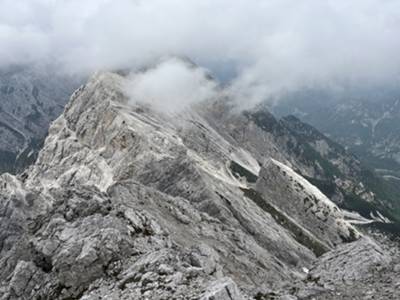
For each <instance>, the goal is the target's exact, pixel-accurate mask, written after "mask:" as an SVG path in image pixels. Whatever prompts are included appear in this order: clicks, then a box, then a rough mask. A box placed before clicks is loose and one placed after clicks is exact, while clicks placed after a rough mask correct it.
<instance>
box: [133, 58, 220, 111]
mask: <svg viewBox="0 0 400 300" xmlns="http://www.w3.org/2000/svg"><path fill="white" fill-rule="evenodd" d="M126 90H127V93H128V95H129V96H130V100H131V101H132V102H133V103H139V104H141V103H145V104H150V105H151V106H152V107H153V108H156V109H157V110H159V111H161V112H163V113H177V112H180V111H182V110H184V109H186V108H188V107H190V106H191V105H193V104H195V103H199V102H202V101H206V100H208V99H212V98H213V97H215V96H216V95H217V87H216V83H215V81H213V80H210V79H209V78H208V76H207V72H206V71H205V70H203V69H202V68H197V67H193V66H191V65H190V64H189V63H186V62H184V61H183V60H180V59H176V58H172V59H168V60H164V61H163V62H161V63H160V64H157V65H156V66H155V67H154V68H151V69H149V70H146V71H145V72H140V73H135V74H131V75H130V76H129V77H128V80H127V85H126Z"/></svg>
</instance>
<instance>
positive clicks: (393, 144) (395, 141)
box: [273, 88, 400, 181]
mask: <svg viewBox="0 0 400 300" xmlns="http://www.w3.org/2000/svg"><path fill="white" fill-rule="evenodd" d="M382 91H383V92H381V93H377V92H376V91H375V93H374V92H373V91H369V92H364V94H361V95H357V94H356V95H352V94H349V95H346V94H344V95H341V96H340V97H335V96H334V95H332V94H330V93H329V92H318V91H301V92H298V93H294V94H291V95H290V96H288V97H286V98H285V99H284V100H282V101H280V102H278V103H277V105H275V106H274V107H273V111H274V113H276V114H277V115H279V116H285V115H295V116H297V117H298V118H299V119H301V120H302V121H304V122H307V123H309V124H311V125H313V126H314V127H316V128H317V129H319V130H320V131H321V132H323V133H325V134H326V135H328V136H329V137H330V138H332V139H333V140H335V141H337V142H338V143H341V144H342V145H344V146H346V147H347V148H348V149H349V150H350V151H351V152H353V153H355V154H357V156H358V157H359V158H360V159H361V161H362V162H363V163H364V164H365V165H366V166H368V167H370V168H372V169H374V170H376V171H377V172H378V173H380V174H382V175H385V176H386V178H387V179H388V180H396V181H399V180H400V178H397V177H398V176H399V175H400V131H399V128H400V89H394V90H393V89H390V88H386V89H385V88H382ZM385 91H386V92H385Z"/></svg>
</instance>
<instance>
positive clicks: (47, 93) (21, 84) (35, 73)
mask: <svg viewBox="0 0 400 300" xmlns="http://www.w3.org/2000/svg"><path fill="white" fill-rule="evenodd" d="M77 81H78V80H75V79H73V78H70V77H68V76H64V75H58V74H55V73H54V71H50V70H46V68H43V67H32V66H14V67H8V68H6V69H2V70H0V120H1V121H0V138H1V143H0V172H5V171H8V172H13V173H15V172H17V171H21V170H23V169H24V168H25V167H26V166H27V165H29V164H31V163H33V162H34V160H35V159H36V156H37V152H38V151H39V149H40V148H41V147H42V143H43V140H44V138H45V136H46V134H47V130H48V127H49V124H50V122H51V121H52V120H54V119H55V118H56V117H58V116H59V115H60V113H61V112H62V110H63V108H64V105H65V104H66V102H67V101H68V98H69V96H70V95H71V93H72V91H73V90H74V89H75V88H76V87H77Z"/></svg>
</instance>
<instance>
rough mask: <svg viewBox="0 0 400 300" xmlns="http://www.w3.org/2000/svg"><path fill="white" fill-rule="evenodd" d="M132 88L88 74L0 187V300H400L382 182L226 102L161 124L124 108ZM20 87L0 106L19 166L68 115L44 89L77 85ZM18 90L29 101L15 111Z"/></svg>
mask: <svg viewBox="0 0 400 300" xmlns="http://www.w3.org/2000/svg"><path fill="white" fill-rule="evenodd" d="M194 67H195V66H190V68H194ZM155 68H156V66H155ZM143 72H144V73H145V72H147V70H143ZM14 76H16V75H14ZM19 76H22V75H19ZM11 77H12V76H11ZM12 78H13V77H12ZM17 78H19V77H18V76H17ZM24 78H26V77H24ZM30 78H31V79H32V78H34V77H30ZM43 78H47V77H43ZM130 80H132V78H131V77H129V76H126V75H124V74H117V73H111V72H100V73H96V75H94V76H93V77H92V78H91V79H90V80H89V81H88V82H87V83H86V84H84V85H82V86H80V87H79V88H78V89H77V90H75V92H74V93H73V94H72V95H71V97H70V100H69V102H68V103H67V104H66V105H65V108H64V109H63V112H62V113H61V114H60V115H59V116H58V117H57V118H56V119H55V121H54V122H52V123H51V125H50V128H49V129H48V135H47V138H46V139H45V142H44V143H43V147H42V148H41V150H40V152H39V155H38V158H37V160H36V161H35V162H34V163H33V164H31V165H30V167H29V168H27V169H25V170H24V171H23V172H20V173H18V174H16V175H11V174H8V173H4V174H2V175H0V299H7V300H14V299H85V300H94V299H115V300H116V299H155V300H157V299H158V300H161V299H191V300H195V299H201V300H215V299H221V300H225V299H227V300H250V299H256V300H258V299H260V300H264V299H282V300H283V299H290V300H292V299H317V300H322V299H324V300H326V299H338V298H337V297H338V295H340V297H341V299H365V298H366V297H367V296H368V295H369V292H370V290H369V289H370V287H371V285H372V286H373V287H374V288H375V289H376V290H375V292H374V293H375V294H374V295H375V296H376V297H377V299H385V297H386V295H388V294H390V295H391V296H393V297H394V299H396V297H397V298H398V297H399V296H400V294H399V293H400V292H399V290H398V289H397V288H396V286H395V285H394V284H391V282H390V280H393V278H397V277H398V275H399V274H400V267H398V266H400V254H399V253H398V251H397V247H396V246H394V243H393V242H392V241H390V240H389V239H388V237H390V236H391V235H390V234H388V231H389V229H392V231H393V229H395V230H396V226H397V224H398V221H399V220H400V213H399V212H400V209H399V207H400V205H399V204H398V203H397V202H396V201H395V197H394V196H393V195H394V194H396V191H397V190H396V191H393V190H391V188H393V186H392V185H389V186H386V184H387V183H388V181H385V180H384V179H382V178H381V177H380V176H378V175H376V174H375V173H374V172H371V171H370V170H369V169H368V168H366V167H364V165H363V163H362V162H360V161H359V160H358V159H357V157H356V156H354V155H353V154H351V153H350V152H349V151H348V150H346V149H345V148H344V147H343V146H341V145H340V144H338V143H337V142H334V141H333V140H331V139H330V138H328V137H326V136H325V135H324V134H322V133H321V132H320V131H318V130H317V129H315V128H314V127H312V126H311V125H308V124H306V123H304V122H303V121H301V120H300V119H298V118H297V117H294V116H287V117H284V118H281V119H277V118H276V117H274V115H273V114H271V113H270V111H268V110H267V109H265V108H263V107H256V108H254V109H251V110H247V111H238V110H237V109H235V107H234V105H235V104H234V102H233V100H231V99H229V98H227V97H226V96H225V95H218V96H217V97H216V98H212V99H208V100H207V101H203V102H201V103H196V104H194V105H192V106H191V107H188V108H186V109H183V110H182V111H179V112H175V113H163V112H160V111H159V110H156V109H154V108H153V107H152V106H150V105H145V104H138V103H132V101H130V98H129V95H128V93H127V91H126V89H124V87H126V86H127V85H129V84H131V83H132V82H130ZM207 80H212V79H211V78H207ZM28 81H29V80H28ZM20 82H22V85H21V87H18V85H13V89H14V90H13V89H11V90H13V92H12V93H11V92H10V91H9V90H8V89H9V88H7V93H6V94H7V97H8V98H5V99H9V100H8V101H5V102H4V103H7V105H8V106H5V107H7V109H8V110H7V111H11V112H12V111H13V109H15V112H14V114H15V115H16V116H19V119H20V120H24V121H26V124H27V125H26V127H27V128H25V131H23V130H22V129H20V128H24V127H25V126H22V127H21V125H20V123H18V122H15V123H11V122H9V123H7V126H8V127H9V129H8V131H9V132H13V130H14V131H15V132H17V131H18V132H19V131H21V136H24V140H23V139H22V137H20V136H19V134H17V133H15V132H14V134H9V135H8V137H9V138H8V139H7V140H6V142H7V143H4V145H3V146H2V147H3V149H9V150H12V151H14V150H13V149H15V153H20V152H21V151H22V150H23V149H24V148H26V144H27V142H26V141H27V140H29V139H33V138H37V139H40V138H42V139H43V136H44V135H45V132H47V127H45V125H46V124H49V122H50V120H51V119H53V117H56V116H55V114H56V113H55V112H54V111H53V110H52V109H50V107H54V106H57V105H58V106H57V107H58V109H59V111H61V110H62V104H60V103H62V100H60V102H57V101H52V100H51V99H53V98H52V97H50V96H49V97H44V95H47V94H46V93H47V92H46V91H48V92H49V93H50V91H52V93H57V95H60V96H61V95H64V92H65V93H67V90H68V89H69V87H70V86H69V82H68V84H67V87H65V86H64V87H61V86H63V84H64V83H65V81H63V80H60V79H58V80H57V82H56V83H54V84H55V87H56V88H52V87H51V82H50V81H49V82H46V83H43V85H42V84H40V82H37V81H34V80H31V81H29V82H26V81H22V80H21V81H20ZM33 82H34V83H33ZM47 84H49V85H47ZM10 86H11V85H10ZM34 87H38V90H39V92H33V90H36V89H35V88H34ZM58 88H59V89H58ZM55 89H58V92H56V91H55ZM15 90H18V91H20V92H19V93H20V94H21V95H22V97H24V95H25V94H26V93H27V91H30V94H29V95H30V96H29V95H28V96H29V97H28V98H23V99H25V100H21V99H19V100H18V101H17V102H15V103H16V105H17V106H15V107H14V108H13V105H11V102H10V101H11V100H10V99H12V98H11V97H17V95H18V94H14V93H15ZM24 91H25V92H24ZM42 94H43V96H42V97H43V98H40V97H39V96H40V95H42ZM11 95H13V96H11ZM27 99H29V100H30V101H28V100H27ZM37 99H39V100H37ZM40 99H47V100H48V102H46V103H47V104H46V105H45V102H44V100H40ZM57 99H61V98H57ZM20 102H21V103H24V104H25V105H26V108H27V109H28V108H29V107H30V109H32V110H33V111H37V114H38V118H33V117H26V114H27V115H28V116H29V115H30V113H28V112H26V113H22V112H23V110H22V108H21V109H20V110H19V109H17V107H18V105H20V104H18V103H20ZM27 103H29V104H30V105H28V104H27ZM40 103H42V104H40ZM21 105H22V104H21ZM32 105H34V106H32ZM5 111H6V110H5ZM18 111H20V112H18ZM46 111H47V112H49V113H50V112H51V113H54V115H53V114H49V115H46V114H45V112H46ZM8 114H11V113H8ZM11 115H12V114H11ZM32 118H33V119H32ZM42 118H43V120H42ZM39 120H40V121H39ZM40 122H43V123H40ZM38 124H42V125H43V128H42V127H40V126H38ZM12 126H14V127H12ZM8 127H6V128H8ZM39 128H42V130H39ZM28 133H30V135H28ZM28 137H29V138H28ZM18 138H20V139H21V141H19V140H18ZM14 139H16V140H15V141H14ZM22 140H23V141H22ZM20 145H22V146H20ZM11 146H13V147H14V148H13V147H11ZM10 152H11V151H10ZM14 170H15V169H14ZM374 226H375V227H379V228H380V229H384V231H382V230H381V231H380V233H379V234H378V235H376V234H374V230H375V227H374ZM397 234H398V232H397ZM391 278H392V279H391ZM382 280H383V281H382Z"/></svg>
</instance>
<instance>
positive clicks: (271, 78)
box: [0, 0, 400, 106]
mask: <svg viewBox="0 0 400 300" xmlns="http://www.w3.org/2000/svg"><path fill="white" fill-rule="evenodd" d="M399 36H400V2H399V1H395V0H352V1H347V0H334V1H333V0H327V1H320V0H264V1H260V0H237V1H228V0H203V1H198V0H184V1H183V0H145V1H144V0H113V1H111V0H85V1H79V0H68V1H67V0H19V1H15V0H0V45H1V47H0V68H1V67H7V66H9V65H20V64H45V65H51V66H53V67H54V70H58V71H62V72H65V73H69V74H90V73H92V72H94V71H97V70H115V69H120V68H123V69H126V68H130V69H132V70H138V69H141V68H143V67H145V66H147V65H149V64H153V63H154V61H157V60H159V59H160V58H161V57H165V56H174V55H175V56H185V57H189V58H190V59H191V60H193V61H194V62H195V63H196V64H198V65H199V66H201V67H202V68H203V69H202V70H208V71H209V72H211V73H212V74H213V76H215V77H216V78H217V79H218V80H219V81H221V82H222V83H223V84H224V85H225V86H229V91H230V92H231V94H232V95H235V97H236V98H237V99H239V100H238V101H241V105H245V106H246V105H254V104H256V103H258V102H260V101H263V100H265V99H266V98H279V95H280V94H282V93H285V92H287V91H292V90H299V89H302V88H310V87H314V86H316V87H319V88H321V87H322V88H337V87H341V86H349V85H350V86H351V85H357V86H374V85H376V86H382V85H386V84H388V85H397V84H398V83H399V70H400V55H399V53H400V39H399ZM165 68H166V69H165ZM178 69H179V68H178ZM165 70H170V71H171V66H169V67H168V66H164V69H163V71H162V72H161V71H157V72H156V73H154V74H153V75H152V76H154V78H153V79H155V78H160V77H161V78H163V79H165V80H166V81H165V82H164V83H162V85H163V86H164V88H166V87H165V84H167V83H168V84H179V82H181V81H180V80H178V82H177V81H175V80H174V79H171V78H170V77H169V76H167V75H166V74H164V73H163V72H164V71H165ZM172 71H178V70H176V69H174V70H172ZM160 72H161V74H160ZM173 74H174V76H175V75H176V76H181V75H182V74H180V73H179V71H178V72H177V73H173ZM192 75H193V74H192ZM183 77H184V76H183ZM189 77H190V78H192V76H189ZM195 77H196V75H195ZM180 79H182V78H180ZM192 79H193V78H192ZM153 81H154V80H153ZM183 81H185V80H183ZM193 82H196V80H194V81H193ZM151 83H152V80H148V79H146V80H144V79H137V82H136V84H137V85H138V86H139V87H140V88H141V89H143V90H148V91H146V92H145V94H146V93H148V92H149V91H150V90H151V89H149V88H148V86H149V84H151ZM202 84H203V83H201V84H200V87H199V89H200V93H201V90H202V87H203V85H202ZM189 86H190V85H189ZM168 89H169V88H168ZM194 90H195V91H198V90H196V89H195V88H194ZM211 90H212V89H211ZM171 92H172V95H174V93H175V92H176V91H173V90H171ZM183 95H186V91H185V93H183ZM136 96H137V95H136ZM151 96H152V97H153V96H154V97H155V96H160V95H157V94H155V95H151ZM175 96H176V94H175ZM181 96H182V95H178V98H180V99H183V98H185V99H186V96H185V97H183V96H182V97H181ZM200 98H203V97H200ZM197 100H198V99H196V101H197ZM163 101H172V100H170V97H168V99H164V98H163ZM185 101H187V100H185ZM189 102H191V101H189ZM185 103H186V102H185Z"/></svg>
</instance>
